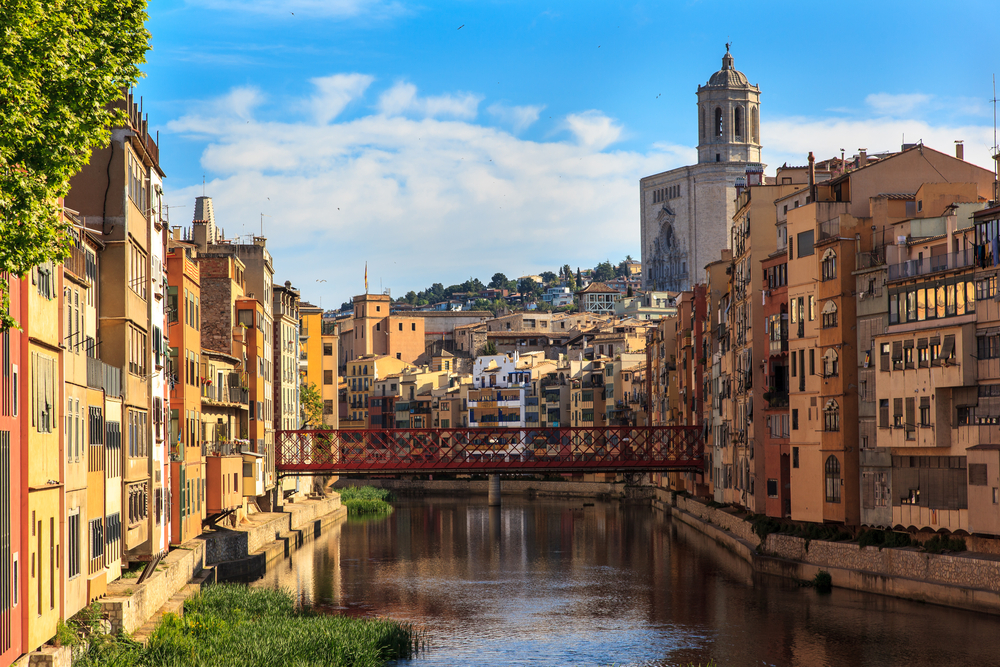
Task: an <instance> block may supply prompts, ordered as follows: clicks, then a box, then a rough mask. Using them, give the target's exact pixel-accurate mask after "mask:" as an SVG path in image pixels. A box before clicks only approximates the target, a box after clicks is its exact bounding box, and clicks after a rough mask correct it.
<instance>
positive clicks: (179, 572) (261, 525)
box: [100, 496, 345, 633]
mask: <svg viewBox="0 0 1000 667" xmlns="http://www.w3.org/2000/svg"><path fill="white" fill-rule="evenodd" d="M283 510H284V511H283V512H275V513H262V514H254V515H251V516H250V517H248V519H249V522H248V523H247V524H246V525H243V526H238V527H236V528H218V529H216V530H215V531H214V532H209V533H204V534H202V535H199V536H198V537H196V538H194V539H193V540H190V541H188V542H185V543H184V544H182V545H181V546H179V547H175V548H174V549H172V550H171V551H170V553H168V554H167V555H166V556H165V557H164V558H163V560H162V561H160V564H159V565H158V566H157V568H156V572H154V573H153V574H152V575H151V576H150V577H149V578H148V579H147V580H146V581H144V582H143V583H142V584H137V583H136V581H137V580H136V579H119V580H117V581H115V582H112V583H111V584H109V585H108V594H107V596H105V597H104V598H102V599H101V600H100V605H101V610H102V611H103V612H104V613H105V614H107V618H108V620H109V621H110V623H111V632H112V633H116V632H119V631H122V630H124V631H125V632H128V633H132V632H135V631H136V630H137V629H139V628H140V627H142V625H143V624H144V623H145V622H146V621H147V620H148V619H150V618H151V617H152V616H153V614H155V613H156V611H157V610H158V609H159V608H160V607H162V606H163V605H164V604H165V603H166V602H167V600H169V599H170V597H171V596H172V595H174V594H175V593H176V592H177V591H179V590H180V589H181V588H183V587H184V586H186V585H187V584H188V583H189V582H190V581H191V580H192V579H193V578H195V577H196V576H197V575H198V573H199V572H201V570H202V569H203V568H204V567H208V566H212V565H214V564H217V563H222V562H225V561H237V560H240V559H247V558H249V557H251V555H252V554H255V553H257V552H262V551H263V552H267V553H271V552H272V551H274V550H273V549H272V550H268V547H269V546H270V545H272V543H274V542H275V541H276V540H282V539H283V536H285V537H284V539H285V540H287V539H288V537H287V536H288V534H289V533H298V535H299V537H298V538H297V539H295V540H293V542H294V544H293V545H292V547H294V546H297V544H298V543H299V542H300V541H301V535H302V534H305V533H309V534H312V533H313V532H315V531H316V530H318V526H319V525H320V524H321V522H322V521H323V517H325V516H327V515H333V514H334V513H336V514H337V516H338V517H339V516H341V515H343V514H344V513H345V510H344V508H343V506H342V505H341V504H340V496H333V497H331V498H325V499H322V500H309V501H304V502H302V503H294V504H289V505H285V506H284V508H283ZM289 548H290V547H289V546H288V542H287V541H286V542H284V543H280V542H279V545H278V547H277V551H280V552H281V553H282V554H284V553H286V552H287V551H288V549H289ZM267 560H268V557H265V562H266V561H267Z"/></svg>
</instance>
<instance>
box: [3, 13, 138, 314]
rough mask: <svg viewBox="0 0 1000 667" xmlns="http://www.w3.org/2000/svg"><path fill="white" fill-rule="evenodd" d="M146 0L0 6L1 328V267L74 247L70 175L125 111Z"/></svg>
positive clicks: (21, 266)
mask: <svg viewBox="0 0 1000 667" xmlns="http://www.w3.org/2000/svg"><path fill="white" fill-rule="evenodd" d="M145 20H146V3H145V0H4V2H3V3H2V5H0V34H2V35H3V39H2V40H0V330H4V329H7V328H8V327H10V326H13V325H15V322H14V320H13V318H12V317H11V316H10V315H9V314H8V313H7V304H8V295H9V289H10V285H9V284H8V279H7V277H6V275H4V274H10V275H13V276H16V277H22V276H24V275H25V274H26V273H27V272H28V271H29V270H30V269H31V267H33V266H36V265H38V264H41V263H42V262H45V261H48V260H54V261H62V260H64V259H65V258H66V257H67V256H68V251H69V242H70V236H69V235H68V233H67V231H68V227H67V226H66V225H65V224H64V223H63V222H62V220H61V217H60V203H61V202H60V199H61V198H63V197H65V196H66V193H67V192H68V191H69V179H70V178H71V177H72V176H73V175H74V174H76V173H77V172H78V171H80V169H81V168H83V166H84V165H85V164H87V161H88V160H89V159H90V153H91V150H93V149H94V148H96V147H99V146H103V145H105V144H106V143H107V142H108V139H109V137H110V128H111V127H113V126H115V125H122V124H124V122H125V115H124V112H123V110H122V109H120V108H112V104H113V103H114V102H116V101H117V100H119V99H121V98H122V97H123V94H124V92H125V91H126V90H127V89H128V88H130V87H131V86H133V85H135V83H136V81H138V79H139V77H140V76H141V72H140V71H139V64H141V63H143V62H145V58H146V51H147V50H148V49H149V32H148V31H147V30H146V27H145Z"/></svg>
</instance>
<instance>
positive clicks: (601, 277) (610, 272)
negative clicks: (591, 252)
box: [592, 260, 615, 283]
mask: <svg viewBox="0 0 1000 667" xmlns="http://www.w3.org/2000/svg"><path fill="white" fill-rule="evenodd" d="M614 277H615V267H613V266H611V262H610V261H608V260H604V261H603V262H601V263H600V264H598V265H597V266H595V267H594V273H593V274H592V278H593V280H594V281H596V282H599V283H603V282H605V281H606V280H611V279H612V278H614Z"/></svg>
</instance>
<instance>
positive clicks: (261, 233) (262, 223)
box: [260, 213, 271, 238]
mask: <svg viewBox="0 0 1000 667" xmlns="http://www.w3.org/2000/svg"><path fill="white" fill-rule="evenodd" d="M265 215H267V214H266V213H261V214H260V236H261V238H264V216H265ZM267 217H269V218H270V217H271V216H269V215H268V216H267Z"/></svg>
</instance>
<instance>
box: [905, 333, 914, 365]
mask: <svg viewBox="0 0 1000 667" xmlns="http://www.w3.org/2000/svg"><path fill="white" fill-rule="evenodd" d="M903 368H913V339H910V340H904V341H903Z"/></svg>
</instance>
